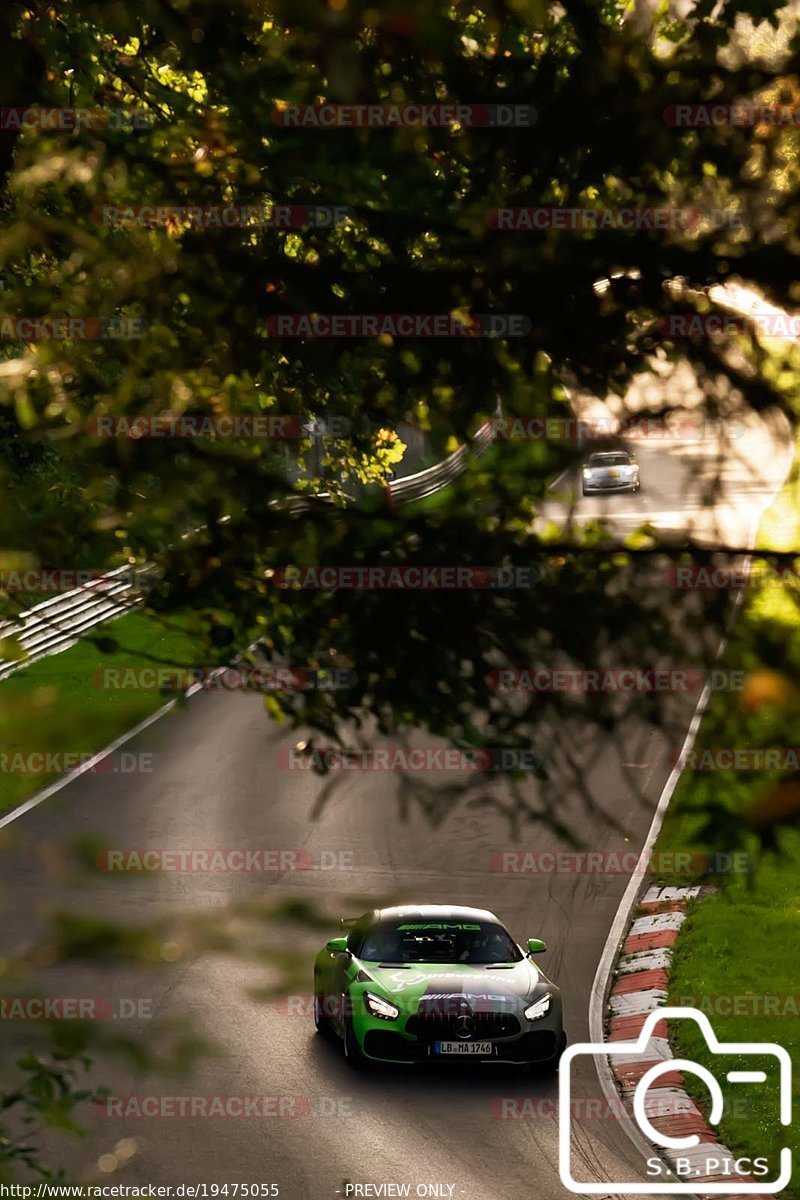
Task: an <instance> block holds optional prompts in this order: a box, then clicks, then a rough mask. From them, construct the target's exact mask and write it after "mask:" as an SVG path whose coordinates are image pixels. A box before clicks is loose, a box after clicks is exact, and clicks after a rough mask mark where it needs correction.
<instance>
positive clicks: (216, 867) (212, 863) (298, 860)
mask: <svg viewBox="0 0 800 1200" xmlns="http://www.w3.org/2000/svg"><path fill="white" fill-rule="evenodd" d="M95 865H96V867H97V869H98V870H100V871H103V872H108V873H110V874H128V873H130V874H168V875H169V874H174V875H195V874H199V875H202V874H211V875H216V874H223V875H227V874H234V875H241V874H251V873H252V874H256V875H268V874H270V873H272V872H276V873H278V874H284V873H286V872H289V871H354V870H355V866H356V864H355V855H354V852H353V851H352V850H314V851H310V850H302V849H276V848H274V847H273V848H269V849H268V848H266V847H258V846H237V847H233V848H231V847H227V848H225V847H220V846H216V847H212V848H210V849H201V848H197V847H190V848H187V847H184V848H182V849H181V848H179V849H176V848H167V847H163V846H161V847H158V846H156V847H153V848H151V849H135V848H130V847H128V848H116V849H111V848H109V849H105V850H101V851H100V853H99V854H98V855H97V856H96V858H95Z"/></svg>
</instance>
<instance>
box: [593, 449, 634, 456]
mask: <svg viewBox="0 0 800 1200" xmlns="http://www.w3.org/2000/svg"><path fill="white" fill-rule="evenodd" d="M620 454H622V455H623V456H624V457H625V458H630V456H631V454H630V451H629V450H598V452H597V453H596V454H590V455H589V458H617V457H618V455H620Z"/></svg>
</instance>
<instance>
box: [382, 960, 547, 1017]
mask: <svg viewBox="0 0 800 1200" xmlns="http://www.w3.org/2000/svg"><path fill="white" fill-rule="evenodd" d="M361 968H362V971H363V975H368V976H369V977H370V979H372V980H374V982H375V983H376V984H378V985H379V987H380V988H381V991H382V992H383V993H384V994H386V995H390V996H391V997H392V998H393V999H395V1000H396V1001H397V1002H398V1003H399V1004H400V1006H401V1007H402V1008H403V1009H404V1010H405V1011H406V1012H416V1011H417V1010H418V1009H425V1008H429V1007H439V1006H440V1005H441V1006H442V1007H443V1008H444V1009H445V1010H446V1009H447V1008H448V1007H449V1006H448V1004H447V1002H448V1000H451V999H452V1000H468V1001H469V1003H470V1007H471V1008H472V1009H473V1010H474V1011H476V1012H480V1011H481V1009H484V1010H485V1011H487V1012H489V1011H492V1010H495V1009H497V1008H503V1007H509V1008H517V1007H518V1006H519V1004H520V1002H521V1001H523V1000H527V999H529V998H530V997H531V996H532V995H534V994H535V993H537V992H541V991H544V990H545V989H546V988H547V987H548V986H550V985H549V984H548V983H547V981H546V980H545V978H544V976H543V975H542V973H541V971H539V970H537V968H536V967H535V966H534V965H533V963H532V962H531V961H530V959H527V958H525V959H523V960H522V962H518V963H514V964H511V965H509V966H503V967H473V966H469V965H468V964H461V963H455V964H453V965H452V966H451V965H446V964H442V963H422V964H416V963H415V964H414V965H413V966H408V967H397V966H392V965H391V964H388V963H386V964H381V965H376V964H374V963H362V964H361ZM363 975H362V976H361V977H360V978H361V979H362V981H363V982H364V983H366V984H367V986H369V984H368V981H367V980H366V979H364V978H363Z"/></svg>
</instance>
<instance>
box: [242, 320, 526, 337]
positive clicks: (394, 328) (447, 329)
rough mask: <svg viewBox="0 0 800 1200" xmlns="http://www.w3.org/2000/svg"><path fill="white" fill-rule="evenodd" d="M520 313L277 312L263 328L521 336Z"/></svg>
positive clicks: (276, 333)
mask: <svg viewBox="0 0 800 1200" xmlns="http://www.w3.org/2000/svg"><path fill="white" fill-rule="evenodd" d="M531 328H532V326H531V321H530V318H529V317H526V316H525V315H524V314H523V313H465V314H464V315H463V316H457V315H454V314H453V313H280V314H277V313H276V314H273V315H272V316H271V317H267V320H266V322H265V329H266V331H267V333H268V334H269V336H270V337H276V338H346V339H347V338H352V339H356V338H376V337H387V338H454V339H455V340H456V341H464V340H468V339H470V338H493V337H498V338H499V337H503V338H506V337H525V336H526V335H527V334H529V333H530V331H531Z"/></svg>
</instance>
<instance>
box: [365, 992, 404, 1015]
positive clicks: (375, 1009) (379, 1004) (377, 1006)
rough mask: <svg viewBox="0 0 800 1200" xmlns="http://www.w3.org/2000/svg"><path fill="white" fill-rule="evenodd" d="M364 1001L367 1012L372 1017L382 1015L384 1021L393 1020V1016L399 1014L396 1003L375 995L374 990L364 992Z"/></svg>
mask: <svg viewBox="0 0 800 1200" xmlns="http://www.w3.org/2000/svg"><path fill="white" fill-rule="evenodd" d="M364 1003H365V1004H366V1006H367V1012H369V1013H371V1014H372V1016H373V1017H383V1018H384V1020H385V1021H394V1019H395V1017H399V1016H400V1009H399V1008H397V1006H396V1005H394V1004H390V1003H389V1001H388V1000H384V998H383V996H376V995H375V993H374V992H364Z"/></svg>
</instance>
